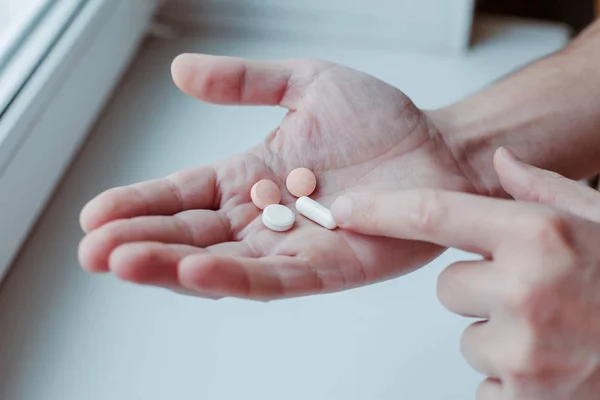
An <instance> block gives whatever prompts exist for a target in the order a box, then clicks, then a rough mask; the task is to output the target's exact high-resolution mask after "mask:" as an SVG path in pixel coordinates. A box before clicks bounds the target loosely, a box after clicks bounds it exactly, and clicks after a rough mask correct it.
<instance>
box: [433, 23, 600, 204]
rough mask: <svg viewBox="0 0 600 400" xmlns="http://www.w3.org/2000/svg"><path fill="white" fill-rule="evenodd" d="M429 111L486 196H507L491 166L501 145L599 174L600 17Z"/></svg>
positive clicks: (566, 170)
mask: <svg viewBox="0 0 600 400" xmlns="http://www.w3.org/2000/svg"><path fill="white" fill-rule="evenodd" d="M430 116H431V118H432V119H433V120H434V122H435V123H436V124H437V126H438V128H439V129H440V130H441V131H442V133H443V134H444V137H445V138H446V140H447V142H448V144H449V146H450V147H451V148H452V150H453V152H454V155H455V157H456V159H457V162H459V163H460V164H461V166H463V169H464V170H465V172H466V173H467V174H469V175H470V176H471V179H472V181H473V182H474V184H475V185H476V187H477V189H478V191H479V192H480V193H485V194H490V195H502V194H503V191H502V190H501V188H500V186H499V182H498V179H497V178H496V175H495V173H494V170H493V165H492V155H493V152H494V151H495V150H496V149H497V148H498V147H499V146H501V145H503V146H506V147H508V148H510V149H511V150H513V151H514V152H515V153H516V154H517V155H518V156H519V157H520V158H522V159H523V160H524V161H527V162H529V163H531V164H534V165H536V166H538V167H541V168H544V169H550V170H553V171H556V172H559V173H561V174H563V175H565V176H568V177H570V178H572V179H581V178H585V177H588V176H589V175H591V174H593V173H595V172H597V171H600V22H598V23H596V24H595V25H594V26H592V27H591V28H589V29H588V30H587V31H586V32H584V33H583V34H582V35H580V37H578V38H577V39H575V40H574V41H573V42H572V43H571V44H570V45H569V46H567V47H566V48H565V49H564V50H562V51H560V52H558V53H556V54H553V55H551V56H549V57H547V58H545V59H543V60H540V61H537V62H536V63H534V64H532V65H530V66H528V67H526V68H524V69H522V70H520V71H518V72H516V73H514V74H512V75H511V76H509V77H507V78H506V79H504V80H502V81H500V82H498V83H496V84H494V85H492V86H490V87H488V88H486V89H485V90H482V91H481V92H479V93H476V94H474V95H473V96H470V97H468V98H466V99H465V100H462V101H460V102H458V103H455V104H452V105H450V106H448V107H445V108H443V109H440V110H436V111H433V112H431V113H430Z"/></svg>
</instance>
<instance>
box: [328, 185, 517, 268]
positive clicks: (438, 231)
mask: <svg viewBox="0 0 600 400" xmlns="http://www.w3.org/2000/svg"><path fill="white" fill-rule="evenodd" d="M526 211H528V210H524V209H523V205H519V204H517V203H515V202H510V201H505V200H499V199H491V198H486V197H478V196H474V195H469V194H464V193H456V192H444V191H437V190H402V191H394V192H381V193H368V194H355V195H347V196H342V197H341V198H339V199H337V200H336V201H335V202H334V203H333V205H332V206H331V212H332V213H333V216H334V218H335V220H336V222H337V224H338V226H340V227H342V228H344V229H349V230H352V231H355V232H359V233H363V234H367V235H378V236H388V237H394V238H398V239H408V240H420V241H426V242H432V243H435V244H438V245H440V246H444V247H457V248H460V249H462V250H466V251H469V252H476V253H479V254H481V255H484V256H487V257H490V255H491V253H492V252H493V251H494V249H495V248H496V247H497V246H498V245H499V244H500V243H501V242H502V239H503V238H504V237H505V236H507V235H513V234H514V226H513V225H512V224H511V221H514V220H515V219H518V218H519V216H520V215H522V214H523V213H524V212H526ZM526 214H529V213H528V212H527V213H526Z"/></svg>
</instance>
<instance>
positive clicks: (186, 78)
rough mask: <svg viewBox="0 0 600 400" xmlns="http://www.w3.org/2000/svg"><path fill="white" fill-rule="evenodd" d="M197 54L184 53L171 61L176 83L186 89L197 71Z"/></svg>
mask: <svg viewBox="0 0 600 400" xmlns="http://www.w3.org/2000/svg"><path fill="white" fill-rule="evenodd" d="M197 57H198V55H197V54H190V53H183V54H180V55H178V56H177V57H175V59H173V62H172V63H171V76H172V78H173V81H174V82H175V85H177V87H179V88H180V89H181V90H183V91H185V88H187V86H188V84H189V82H190V80H191V78H192V77H193V75H194V73H195V65H196V61H197Z"/></svg>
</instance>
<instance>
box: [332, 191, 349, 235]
mask: <svg viewBox="0 0 600 400" xmlns="http://www.w3.org/2000/svg"><path fill="white" fill-rule="evenodd" d="M352 203H353V201H352V198H351V197H350V196H348V195H344V196H340V197H338V198H337V199H336V200H335V201H334V202H333V204H332V205H331V209H330V211H331V214H332V216H333V219H334V220H335V223H336V224H337V225H338V226H339V227H347V226H348V225H349V224H350V219H351V216H352Z"/></svg>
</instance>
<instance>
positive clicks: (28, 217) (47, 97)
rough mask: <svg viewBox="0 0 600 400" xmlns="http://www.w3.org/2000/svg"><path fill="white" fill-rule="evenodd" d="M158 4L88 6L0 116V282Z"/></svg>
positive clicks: (98, 0) (133, 0)
mask: <svg viewBox="0 0 600 400" xmlns="http://www.w3.org/2000/svg"><path fill="white" fill-rule="evenodd" d="M160 2H161V1H160V0H88V1H87V2H86V4H85V6H84V7H83V8H82V9H81V11H80V12H79V13H78V14H77V16H76V18H74V20H73V21H72V22H71V23H70V25H69V26H68V28H67V29H66V30H65V31H64V32H63V33H62V35H61V36H60V39H59V40H58V41H57V42H56V43H55V44H54V46H53V47H52V49H51V50H50V51H49V52H48V53H47V54H46V55H45V57H44V59H43V61H42V63H41V64H39V66H38V67H37V68H36V70H35V72H34V73H33V75H31V76H30V77H29V79H28V80H27V82H26V84H25V85H24V86H23V87H22V88H21V89H20V91H19V93H18V96H17V97H16V98H15V99H14V100H13V101H12V102H11V103H10V106H9V107H8V108H7V109H6V111H5V112H4V113H3V114H2V116H1V117H0V139H3V140H1V141H0V281H1V280H2V278H3V277H4V276H5V275H6V272H7V271H8V268H9V266H10V264H11V262H12V261H13V259H14V257H15V256H16V254H17V253H18V250H19V248H20V247H21V246H22V244H23V242H24V241H25V239H26V237H27V235H28V233H29V232H30V230H31V228H32V226H33V225H34V223H35V222H36V220H37V218H38V217H39V215H40V213H41V211H42V210H43V208H44V206H45V205H46V202H47V201H48V199H49V198H50V196H51V194H52V192H53V191H54V189H55V187H56V185H57V184H58V182H59V181H60V179H61V177H62V175H63V173H64V171H65V170H66V168H67V167H68V166H69V164H70V162H71V160H72V159H73V157H74V156H75V154H76V153H77V151H78V149H79V147H80V145H81V143H82V142H83V140H84V139H85V137H86V134H87V133H88V131H89V130H90V128H91V127H92V125H93V123H94V121H95V119H96V118H97V116H98V114H99V113H100V112H101V110H102V108H103V106H104V104H105V102H106V100H107V99H108V97H109V96H110V94H111V92H112V90H113V88H114V87H115V85H116V84H117V82H118V81H119V79H120V77H121V75H122V73H123V72H124V70H125V68H126V67H127V66H128V64H129V62H130V60H131V58H132V56H133V55H134V54H135V51H136V49H137V47H138V45H139V43H140V41H141V40H142V38H143V37H144V34H145V33H146V32H147V29H148V26H149V24H150V22H151V20H152V16H153V14H154V12H155V10H156V8H157V6H158V5H159V3H160ZM40 267H43V266H40Z"/></svg>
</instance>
